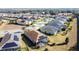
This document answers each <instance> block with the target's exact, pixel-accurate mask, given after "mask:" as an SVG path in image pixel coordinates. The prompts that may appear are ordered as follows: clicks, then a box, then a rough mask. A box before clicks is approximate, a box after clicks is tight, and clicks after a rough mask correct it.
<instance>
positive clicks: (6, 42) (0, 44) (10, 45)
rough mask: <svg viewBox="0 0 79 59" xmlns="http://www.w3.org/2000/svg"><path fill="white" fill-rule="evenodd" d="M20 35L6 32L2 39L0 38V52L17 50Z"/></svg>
mask: <svg viewBox="0 0 79 59" xmlns="http://www.w3.org/2000/svg"><path fill="white" fill-rule="evenodd" d="M20 39H21V34H20V33H12V34H11V33H9V32H6V33H5V35H4V36H3V37H0V50H10V49H17V48H19V47H20V43H19V41H20Z"/></svg>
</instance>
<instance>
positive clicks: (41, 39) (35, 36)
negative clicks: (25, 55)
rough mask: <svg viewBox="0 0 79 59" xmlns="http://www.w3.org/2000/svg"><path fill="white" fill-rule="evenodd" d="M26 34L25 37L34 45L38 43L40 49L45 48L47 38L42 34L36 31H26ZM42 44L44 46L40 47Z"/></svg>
mask: <svg viewBox="0 0 79 59" xmlns="http://www.w3.org/2000/svg"><path fill="white" fill-rule="evenodd" d="M24 34H25V36H27V37H28V38H29V39H30V40H31V41H32V42H33V43H36V44H37V45H39V46H40V47H42V46H44V45H45V44H46V43H47V42H48V39H47V36H46V35H44V34H42V33H40V32H39V31H37V30H34V29H25V30H24ZM40 43H42V44H43V45H40Z"/></svg>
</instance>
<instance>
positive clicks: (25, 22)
mask: <svg viewBox="0 0 79 59" xmlns="http://www.w3.org/2000/svg"><path fill="white" fill-rule="evenodd" d="M32 22H33V20H32V19H18V20H17V24H21V25H31V24H32Z"/></svg>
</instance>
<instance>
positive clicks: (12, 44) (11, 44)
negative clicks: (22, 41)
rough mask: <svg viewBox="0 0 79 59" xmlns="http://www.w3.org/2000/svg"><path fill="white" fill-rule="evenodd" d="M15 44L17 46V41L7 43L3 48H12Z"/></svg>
mask: <svg viewBox="0 0 79 59" xmlns="http://www.w3.org/2000/svg"><path fill="white" fill-rule="evenodd" d="M15 46H17V44H16V43H15V42H11V43H6V44H5V45H4V46H3V47H2V48H10V47H15Z"/></svg>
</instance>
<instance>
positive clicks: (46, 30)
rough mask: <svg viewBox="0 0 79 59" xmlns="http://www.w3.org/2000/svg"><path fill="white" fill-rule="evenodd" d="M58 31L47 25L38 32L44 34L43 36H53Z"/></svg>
mask: <svg viewBox="0 0 79 59" xmlns="http://www.w3.org/2000/svg"><path fill="white" fill-rule="evenodd" d="M58 30H59V29H58V28H56V27H54V26H49V25H47V26H44V27H42V28H40V31H41V32H42V33H45V34H53V35H56V34H57V32H58Z"/></svg>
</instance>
